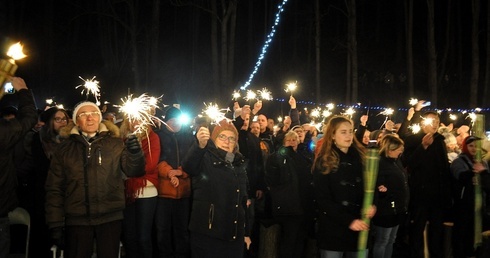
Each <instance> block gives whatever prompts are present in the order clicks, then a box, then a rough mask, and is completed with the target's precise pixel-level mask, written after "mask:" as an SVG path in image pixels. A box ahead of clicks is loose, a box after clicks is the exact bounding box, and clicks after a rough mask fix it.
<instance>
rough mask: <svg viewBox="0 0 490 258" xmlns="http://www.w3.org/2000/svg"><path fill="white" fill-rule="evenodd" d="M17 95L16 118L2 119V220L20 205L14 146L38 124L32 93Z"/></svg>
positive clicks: (0, 141) (0, 140)
mask: <svg viewBox="0 0 490 258" xmlns="http://www.w3.org/2000/svg"><path fill="white" fill-rule="evenodd" d="M16 95H17V96H18V103H19V105H18V112H17V115H16V117H15V118H14V119H11V120H9V121H7V120H4V119H1V118H0V218H1V217H7V215H8V213H9V211H12V210H13V209H15V207H17V205H18V198H17V194H16V188H17V175H16V172H15V171H16V170H15V166H14V158H13V149H14V146H15V145H16V144H17V142H19V141H20V140H21V139H22V138H23V137H24V136H25V135H26V133H27V132H28V131H29V130H31V128H32V127H33V126H34V125H35V124H36V122H37V110H36V104H35V102H34V98H33V96H32V92H31V91H30V90H20V91H18V92H17V93H16Z"/></svg>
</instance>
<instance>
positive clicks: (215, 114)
mask: <svg viewBox="0 0 490 258" xmlns="http://www.w3.org/2000/svg"><path fill="white" fill-rule="evenodd" d="M204 106H205V107H206V108H205V109H203V110H202V112H203V113H204V115H206V116H207V117H209V118H210V119H211V123H212V124H213V123H214V124H219V122H221V121H222V120H223V119H227V118H226V116H225V115H226V113H227V112H229V111H230V109H229V108H220V107H218V104H213V103H209V104H206V103H204Z"/></svg>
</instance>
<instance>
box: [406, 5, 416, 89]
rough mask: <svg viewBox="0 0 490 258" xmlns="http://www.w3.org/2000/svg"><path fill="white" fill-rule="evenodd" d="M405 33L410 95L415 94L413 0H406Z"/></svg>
mask: <svg viewBox="0 0 490 258" xmlns="http://www.w3.org/2000/svg"><path fill="white" fill-rule="evenodd" d="M405 19H406V21H405V22H406V24H405V35H406V51H407V84H408V95H409V96H410V97H412V96H414V94H415V92H414V86H413V85H414V83H413V79H414V78H413V0H406V1H405Z"/></svg>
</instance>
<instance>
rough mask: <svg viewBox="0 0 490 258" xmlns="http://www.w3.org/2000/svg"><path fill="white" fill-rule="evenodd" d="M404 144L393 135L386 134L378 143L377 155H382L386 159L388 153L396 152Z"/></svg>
mask: <svg viewBox="0 0 490 258" xmlns="http://www.w3.org/2000/svg"><path fill="white" fill-rule="evenodd" d="M404 144H405V143H404V142H403V140H402V139H400V137H398V136H397V135H395V134H386V135H385V136H383V138H381V140H380V141H379V155H384V156H385V157H388V152H389V151H394V150H397V149H398V148H400V147H403V146H404Z"/></svg>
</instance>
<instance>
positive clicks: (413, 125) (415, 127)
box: [408, 124, 421, 134]
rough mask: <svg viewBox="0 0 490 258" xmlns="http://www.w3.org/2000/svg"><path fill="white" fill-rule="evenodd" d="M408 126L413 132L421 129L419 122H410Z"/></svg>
mask: <svg viewBox="0 0 490 258" xmlns="http://www.w3.org/2000/svg"><path fill="white" fill-rule="evenodd" d="M408 128H409V129H410V130H412V133H413V134H417V133H418V132H420V129H421V128H420V125H419V124H412V125H410V126H409V127H408Z"/></svg>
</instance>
